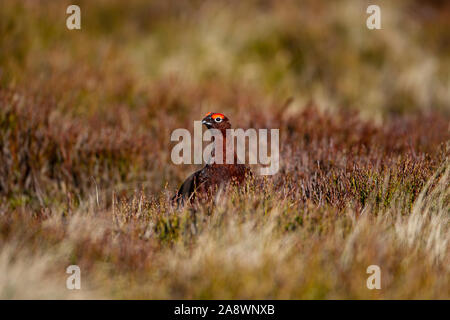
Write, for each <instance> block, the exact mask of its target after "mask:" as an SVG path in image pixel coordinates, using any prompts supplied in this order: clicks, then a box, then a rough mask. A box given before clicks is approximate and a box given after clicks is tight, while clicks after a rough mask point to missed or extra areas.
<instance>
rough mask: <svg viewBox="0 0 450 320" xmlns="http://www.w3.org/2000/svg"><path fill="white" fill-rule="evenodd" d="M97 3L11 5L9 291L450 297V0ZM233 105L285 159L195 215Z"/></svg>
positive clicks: (7, 13) (6, 119)
mask: <svg viewBox="0 0 450 320" xmlns="http://www.w3.org/2000/svg"><path fill="white" fill-rule="evenodd" d="M79 3H80V6H81V7H82V30H81V31H68V30H67V29H66V28H65V18H66V15H65V14H64V12H65V8H66V5H67V4H69V3H67V4H66V3H64V1H61V2H59V1H58V2H55V1H39V2H38V1H21V2H6V1H3V2H2V3H1V4H0V143H1V144H0V298H61V299H70V298H139V299H142V298H206V299H211V298H214V299H218V298H277V299H278V298H289V299H303V298H306V299H332V298H337V299H345V298H356V299H364V298H369V299H372V298H387V299H391V298H438V299H449V298H450V286H449V283H450V269H449V266H450V250H449V239H450V230H449V222H450V221H449V217H450V186H449V183H450V177H449V175H450V163H449V155H450V154H449V153H450V146H449V141H450V127H449V122H450V109H449V105H450V96H449V92H450V90H448V89H449V84H450V83H449V78H448V74H449V70H450V68H449V67H450V60H449V57H450V55H449V44H448V39H449V34H448V30H450V28H448V21H449V19H448V16H449V10H448V5H446V4H445V3H443V4H439V2H435V1H429V2H423V1H421V2H418V1H406V0H405V1H395V4H394V3H391V4H387V3H386V4H385V3H384V2H383V4H382V5H381V6H382V14H383V16H382V17H383V30H381V31H376V32H372V31H368V30H367V29H366V28H365V25H364V24H365V14H364V12H365V10H364V6H363V5H360V7H358V6H355V5H354V2H353V1H341V2H339V3H340V4H339V6H336V5H335V4H334V2H331V1H330V2H326V3H324V4H318V3H316V1H305V2H304V3H303V4H302V5H299V4H296V3H295V2H293V1H282V2H280V1H249V2H246V4H240V3H234V5H235V6H238V7H239V8H237V9H236V8H232V7H231V6H230V5H229V4H226V3H225V2H221V1H215V2H200V1H198V2H197V1H192V2H183V3H185V4H182V3H177V4H170V5H169V4H164V2H163V1H160V2H159V1H156V2H152V3H151V4H148V3H147V2H146V1H137V0H129V1H127V6H125V5H124V4H122V1H96V2H95V4H94V3H93V2H91V1H89V2H88V1H80V2H79ZM436 7H437V9H436ZM249 17H252V19H254V22H252V23H249V20H248V19H249ZM290 97H293V98H294V99H293V102H292V103H290V104H289V103H286V101H288V100H289V98H290ZM211 110H212V111H220V112H223V113H225V114H226V115H227V116H228V117H229V118H230V119H231V122H232V123H233V125H234V126H235V127H243V128H250V127H252V128H280V134H281V137H280V139H281V141H280V146H281V156H280V158H281V168H280V172H279V173H278V174H276V175H274V176H271V177H267V178H262V177H258V178H257V179H255V180H254V181H251V182H249V184H248V185H246V186H245V187H243V188H242V189H241V190H229V194H228V195H224V194H222V195H221V196H219V197H217V199H215V201H214V202H212V203H206V204H203V205H201V206H200V207H199V208H198V209H197V210H193V209H192V208H184V209H179V210H178V209H176V208H173V207H172V206H171V205H170V204H169V199H170V196H171V195H172V194H173V192H174V191H175V189H176V188H177V187H178V186H179V184H180V183H181V181H182V180H183V179H184V178H185V177H186V176H187V175H188V174H189V173H190V172H192V171H193V170H194V169H195V166H176V165H174V164H173V163H172V162H171V160H170V151H171V147H172V146H173V144H171V142H170V133H171V131H172V130H173V129H175V128H188V129H191V130H192V127H193V121H194V120H199V119H200V117H201V116H202V115H203V114H204V113H206V111H211ZM70 264H77V265H79V266H80V268H81V270H82V290H81V291H76V292H72V291H69V290H67V289H65V283H66V277H67V275H66V274H65V269H66V267H67V266H68V265H70ZM372 264H376V265H379V266H380V268H381V271H382V289H381V290H368V289H367V287H366V279H367V277H368V275H367V274H366V269H367V267H368V266H369V265H372Z"/></svg>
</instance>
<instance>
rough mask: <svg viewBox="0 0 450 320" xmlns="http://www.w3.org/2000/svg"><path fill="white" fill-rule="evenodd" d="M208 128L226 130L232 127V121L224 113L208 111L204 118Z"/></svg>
mask: <svg viewBox="0 0 450 320" xmlns="http://www.w3.org/2000/svg"><path fill="white" fill-rule="evenodd" d="M202 123H203V124H204V125H205V126H206V128H208V129H218V130H226V129H231V123H230V121H229V120H228V118H227V117H225V115H223V114H222V113H216V112H208V113H207V114H206V115H205V117H204V118H203V120H202Z"/></svg>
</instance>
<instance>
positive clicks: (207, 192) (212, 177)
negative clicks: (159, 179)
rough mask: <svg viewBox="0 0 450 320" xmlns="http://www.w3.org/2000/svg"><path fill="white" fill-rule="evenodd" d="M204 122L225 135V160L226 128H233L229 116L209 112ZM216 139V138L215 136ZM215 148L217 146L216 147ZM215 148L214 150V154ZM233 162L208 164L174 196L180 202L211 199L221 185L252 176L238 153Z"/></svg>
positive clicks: (187, 180)
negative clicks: (239, 161) (238, 156)
mask: <svg viewBox="0 0 450 320" xmlns="http://www.w3.org/2000/svg"><path fill="white" fill-rule="evenodd" d="M202 123H203V124H204V125H205V126H206V127H207V128H208V129H218V130H220V132H221V133H222V137H223V143H222V145H223V157H224V160H223V162H225V159H226V158H225V157H226V156H225V155H226V149H225V148H226V146H227V143H226V130H227V129H231V123H230V121H229V120H228V118H227V117H226V116H225V115H223V114H221V113H214V112H209V113H207V114H206V116H205V117H204V118H203V120H202ZM213 139H214V138H213ZM214 149H215V148H214ZM214 153H215V150H214V151H213V152H212V156H214ZM234 160H235V161H234V162H233V164H226V163H223V164H218V163H214V162H213V163H211V164H206V165H205V166H204V167H203V168H202V169H200V170H198V171H196V172H194V173H193V174H192V175H190V176H189V177H188V178H187V179H186V181H184V182H183V184H182V185H181V187H180V189H179V190H178V192H177V194H176V195H175V196H174V197H173V200H176V201H177V202H178V203H179V204H180V203H184V201H185V200H188V199H189V200H190V201H191V202H192V201H193V200H194V199H195V198H200V199H209V198H210V197H211V196H212V195H213V194H214V192H215V191H217V189H218V188H220V187H225V186H227V185H229V184H230V183H232V184H236V185H239V184H241V183H243V182H244V181H245V179H246V177H250V176H252V173H251V171H250V168H249V167H248V166H246V165H245V164H238V163H237V157H236V154H234Z"/></svg>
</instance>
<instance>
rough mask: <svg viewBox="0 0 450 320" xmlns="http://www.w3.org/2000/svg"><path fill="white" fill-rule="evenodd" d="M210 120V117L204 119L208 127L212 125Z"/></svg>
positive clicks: (203, 122)
mask: <svg viewBox="0 0 450 320" xmlns="http://www.w3.org/2000/svg"><path fill="white" fill-rule="evenodd" d="M209 120H210V119H208V118H205V119H203V120H202V124H204V125H205V126H206V127H207V128H208V129H209V128H211V127H212V123H211V122H210V121H209Z"/></svg>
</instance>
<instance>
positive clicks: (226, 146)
mask: <svg viewBox="0 0 450 320" xmlns="http://www.w3.org/2000/svg"><path fill="white" fill-rule="evenodd" d="M220 131H221V132H222V135H221V136H219V137H217V138H218V139H216V136H213V137H212V139H213V141H214V148H213V150H212V154H211V155H212V157H213V158H215V157H216V155H217V156H218V157H219V156H220V154H219V153H218V152H217V150H218V148H221V150H222V164H226V162H227V157H232V158H233V163H236V161H237V155H236V150H234V146H233V139H227V134H226V130H220ZM228 153H229V155H228ZM216 164H217V165H220V163H216Z"/></svg>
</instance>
